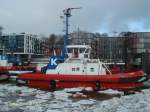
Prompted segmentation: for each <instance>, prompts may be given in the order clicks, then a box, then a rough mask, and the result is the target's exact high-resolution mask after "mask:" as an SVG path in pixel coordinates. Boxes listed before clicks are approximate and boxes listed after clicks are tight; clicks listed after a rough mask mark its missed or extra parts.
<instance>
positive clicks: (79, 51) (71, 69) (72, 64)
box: [46, 45, 107, 75]
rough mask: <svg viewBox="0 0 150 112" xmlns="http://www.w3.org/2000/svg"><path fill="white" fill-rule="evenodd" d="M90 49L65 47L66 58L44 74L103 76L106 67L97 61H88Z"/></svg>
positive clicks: (82, 46)
mask: <svg viewBox="0 0 150 112" xmlns="http://www.w3.org/2000/svg"><path fill="white" fill-rule="evenodd" d="M90 52H91V47H90V46H88V45H69V46H67V55H68V58H67V59H66V60H65V62H64V63H60V64H58V66H57V67H56V68H55V69H48V70H47V71H46V74H55V75H56V74H59V75H60V74H63V75H104V74H106V69H107V67H106V66H105V65H104V64H103V63H102V62H100V61H99V59H90Z"/></svg>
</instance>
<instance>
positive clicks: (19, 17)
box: [0, 0, 150, 35]
mask: <svg viewBox="0 0 150 112" xmlns="http://www.w3.org/2000/svg"><path fill="white" fill-rule="evenodd" d="M149 5H150V0H0V25H2V26H3V27H4V33H13V32H14V33H21V32H27V33H34V34H45V35H49V34H51V33H55V34H62V33H63V32H62V30H63V23H62V20H61V19H60V16H61V15H63V13H62V10H63V9H65V8H68V7H83V8H82V9H81V10H74V11H72V15H73V16H72V17H71V19H70V31H75V30H77V29H78V27H79V28H80V30H85V31H90V32H102V31H104V32H121V31H129V30H130V31H150V13H149V9H150V6H149Z"/></svg>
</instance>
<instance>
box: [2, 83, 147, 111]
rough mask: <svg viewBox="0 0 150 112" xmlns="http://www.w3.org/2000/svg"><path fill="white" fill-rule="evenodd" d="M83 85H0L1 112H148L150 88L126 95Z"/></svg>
mask: <svg viewBox="0 0 150 112" xmlns="http://www.w3.org/2000/svg"><path fill="white" fill-rule="evenodd" d="M82 90H83V88H72V89H63V90H57V91H52V92H50V91H43V90H38V89H33V88H28V87H23V86H22V87H19V86H16V85H15V84H7V83H5V84H0V112H149V110H150V89H143V90H141V92H137V93H135V94H130V95H124V94H123V93H122V92H119V91H114V90H106V91H99V92H97V93H93V92H90V88H87V90H86V91H89V92H87V93H85V92H82Z"/></svg>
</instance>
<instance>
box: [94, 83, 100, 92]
mask: <svg viewBox="0 0 150 112" xmlns="http://www.w3.org/2000/svg"><path fill="white" fill-rule="evenodd" d="M95 85H96V87H95V90H96V91H98V90H100V85H101V84H100V81H95Z"/></svg>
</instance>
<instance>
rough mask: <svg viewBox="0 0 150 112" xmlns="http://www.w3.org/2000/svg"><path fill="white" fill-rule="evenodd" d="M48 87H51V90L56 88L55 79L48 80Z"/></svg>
mask: <svg viewBox="0 0 150 112" xmlns="http://www.w3.org/2000/svg"><path fill="white" fill-rule="evenodd" d="M50 89H52V90H55V89H56V81H55V80H51V81H50Z"/></svg>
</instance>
